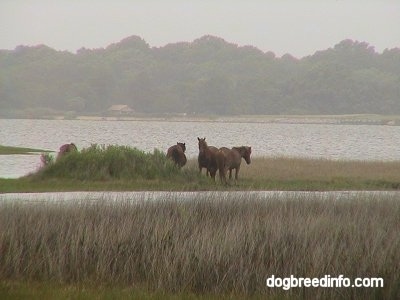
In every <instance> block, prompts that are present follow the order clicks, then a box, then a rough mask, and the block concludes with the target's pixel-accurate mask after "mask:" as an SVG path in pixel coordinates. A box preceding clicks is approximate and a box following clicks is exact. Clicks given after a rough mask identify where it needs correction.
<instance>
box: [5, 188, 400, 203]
mask: <svg viewBox="0 0 400 300" xmlns="http://www.w3.org/2000/svg"><path fill="white" fill-rule="evenodd" d="M399 197H400V192H399V191H327V192H315V191H223V192H221V191H217V192H216V191H200V192H199V191H196V192H171V191H158V192H148V191H139V192H55V193H8V194H0V204H1V203H5V202H6V201H18V202H19V203H34V202H51V203H56V202H63V203H75V202H76V201H84V202H85V203H89V202H96V201H115V202H118V201H122V202H123V201H166V200H171V201H190V200H207V199H208V200H210V199H218V200H228V201H229V200H232V199H246V200H249V199H259V200H288V199H293V200H295V199H302V200H307V199H308V200H327V201H332V200H345V201H347V200H356V199H399Z"/></svg>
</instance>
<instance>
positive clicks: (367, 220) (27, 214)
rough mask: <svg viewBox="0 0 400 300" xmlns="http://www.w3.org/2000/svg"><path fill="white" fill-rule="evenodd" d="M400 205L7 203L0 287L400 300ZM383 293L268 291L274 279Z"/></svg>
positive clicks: (248, 200)
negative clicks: (357, 283)
mask: <svg viewBox="0 0 400 300" xmlns="http://www.w3.org/2000/svg"><path fill="white" fill-rule="evenodd" d="M399 200H400V199H398V198H397V197H393V196H392V197H389V196H388V197H383V198H380V199H374V198H358V199H355V200H352V201H349V200H334V199H328V200H327V199H325V200H321V199H317V198H311V199H309V198H305V197H304V196H300V197H295V196H293V197H289V198H288V199H286V200H281V199H276V198H274V197H273V196H271V197H268V198H261V197H259V196H251V195H248V196H246V197H244V196H233V195H227V196H226V197H222V198H221V197H216V196H206V197H205V196H201V195H199V196H197V197H196V198H195V199H192V200H190V201H189V200H187V199H181V198H179V197H176V196H174V195H172V194H171V196H169V197H167V198H166V199H165V200H164V201H146V200H137V201H131V200H129V199H120V200H119V201H110V200H107V199H104V201H97V202H88V201H75V202H72V203H71V202H69V203H65V202H45V203H31V202H30V203H21V202H18V201H13V202H2V203H0V280H2V281H16V282H19V281H21V282H23V281H28V282H30V281H43V282H56V283H58V284H90V285H107V284H109V285H110V284H111V285H118V286H123V287H145V288H146V289H147V290H149V291H164V292H167V293H179V294H180V293H190V294H195V295H203V294H213V295H225V296H226V295H239V296H243V297H247V296H257V295H259V296H271V297H281V296H282V297H286V296H290V297H298V298H304V299H310V298H319V299H321V298H324V299H336V298H347V299H350V298H351V299H366V298H376V299H378V298H380V299H398V298H399V296H400V275H399V274H400V265H399V261H400V251H398V249H399V248H400V235H399V234H398V228H400V219H399V215H400V201H399ZM340 274H343V275H344V276H346V277H349V278H353V279H354V278H356V277H382V278H383V279H384V288H305V289H295V288H294V289H291V290H289V291H283V290H282V289H280V288H267V287H266V283H265V280H266V278H267V277H269V276H271V275H275V276H279V277H288V276H290V275H294V276H296V277H320V278H322V277H323V276H324V275H330V276H332V277H334V276H339V275H340Z"/></svg>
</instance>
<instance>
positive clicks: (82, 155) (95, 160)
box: [38, 144, 180, 180]
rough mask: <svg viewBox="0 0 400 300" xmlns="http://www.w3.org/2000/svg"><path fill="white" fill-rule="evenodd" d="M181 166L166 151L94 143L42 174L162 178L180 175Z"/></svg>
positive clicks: (80, 177)
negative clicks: (148, 151)
mask: <svg viewBox="0 0 400 300" xmlns="http://www.w3.org/2000/svg"><path fill="white" fill-rule="evenodd" d="M179 173H180V172H179V169H178V168H177V167H176V166H175V165H174V163H173V162H172V161H170V160H169V159H167V157H166V156H165V154H164V153H162V152H161V151H159V150H157V149H155V150H154V152H153V153H146V152H144V151H142V150H138V149H136V148H131V147H128V146H117V145H109V146H105V145H101V146H100V145H97V144H94V145H92V146H90V147H88V148H85V149H83V150H82V151H81V152H71V153H68V155H65V156H64V157H61V158H60V159H59V160H57V161H56V162H55V163H54V164H49V165H47V166H45V167H44V168H42V169H41V170H40V172H39V174H38V175H39V176H40V177H42V178H49V177H56V178H69V179H79V180H108V179H138V178H141V179H159V178H170V177H174V176H178V175H179Z"/></svg>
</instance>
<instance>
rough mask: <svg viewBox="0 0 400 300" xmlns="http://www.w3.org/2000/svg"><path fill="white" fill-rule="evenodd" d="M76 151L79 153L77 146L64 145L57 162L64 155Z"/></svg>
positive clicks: (72, 144)
mask: <svg viewBox="0 0 400 300" xmlns="http://www.w3.org/2000/svg"><path fill="white" fill-rule="evenodd" d="M74 151H78V148H77V147H76V145H75V144H74V143H70V144H64V145H62V146H61V147H60V150H59V151H58V154H57V160H59V159H60V158H61V157H63V156H64V155H66V154H68V153H70V152H74Z"/></svg>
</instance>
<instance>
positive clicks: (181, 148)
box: [167, 143, 187, 167]
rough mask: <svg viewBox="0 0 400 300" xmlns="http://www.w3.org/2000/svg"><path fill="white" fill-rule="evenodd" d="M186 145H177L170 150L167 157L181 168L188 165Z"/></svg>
mask: <svg viewBox="0 0 400 300" xmlns="http://www.w3.org/2000/svg"><path fill="white" fill-rule="evenodd" d="M185 151H186V145H185V143H176V145H173V146H171V147H169V148H168V151H167V157H168V158H169V159H172V161H173V162H174V163H175V164H176V165H177V166H179V167H183V166H184V165H186V162H187V159H186V155H185Z"/></svg>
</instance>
